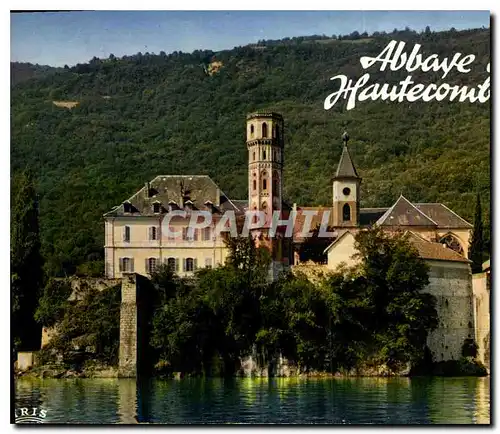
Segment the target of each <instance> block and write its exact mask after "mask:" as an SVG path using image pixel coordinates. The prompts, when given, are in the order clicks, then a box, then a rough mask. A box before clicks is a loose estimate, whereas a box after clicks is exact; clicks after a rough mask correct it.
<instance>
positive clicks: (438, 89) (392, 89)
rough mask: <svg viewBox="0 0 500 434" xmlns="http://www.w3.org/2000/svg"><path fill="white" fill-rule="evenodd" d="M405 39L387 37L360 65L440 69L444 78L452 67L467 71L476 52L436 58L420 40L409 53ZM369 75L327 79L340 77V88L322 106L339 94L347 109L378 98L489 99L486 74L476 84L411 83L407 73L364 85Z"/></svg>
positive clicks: (482, 100) (410, 69)
mask: <svg viewBox="0 0 500 434" xmlns="http://www.w3.org/2000/svg"><path fill="white" fill-rule="evenodd" d="M405 45H406V43H405V42H401V41H399V42H398V41H391V42H389V43H388V44H387V46H386V47H385V48H384V50H383V51H382V52H381V53H380V54H379V55H378V56H377V57H366V56H365V57H362V58H361V59H360V63H361V66H362V67H363V69H368V68H370V67H372V66H373V65H375V64H376V63H380V71H385V70H386V68H387V67H389V69H390V70H391V71H398V70H400V69H402V68H404V69H406V71H408V72H409V73H412V72H414V71H416V70H419V69H420V70H421V71H423V72H429V71H434V72H442V76H441V78H442V79H444V78H446V76H447V75H448V73H449V72H450V71H451V70H453V69H456V70H457V71H458V72H460V73H462V74H467V73H469V72H470V71H471V67H470V65H471V64H472V63H473V62H474V60H475V58H476V56H474V55H473V54H468V55H463V54H462V53H456V54H455V55H454V56H453V58H452V59H451V60H448V58H447V57H445V58H444V59H442V60H440V59H439V56H438V55H437V54H432V55H430V56H428V57H426V58H425V59H424V58H423V56H422V54H420V53H419V51H420V47H421V46H420V44H415V46H414V47H413V50H412V51H411V53H410V54H407V53H406V52H405V51H404V49H405ZM486 72H487V73H488V74H489V72H490V64H489V63H488V65H487V67H486ZM369 79H370V74H368V73H366V74H364V75H363V76H362V77H361V78H360V79H359V80H358V81H356V82H355V83H353V80H349V79H348V78H347V77H346V76H345V75H336V76H335V77H332V78H331V80H340V89H339V90H337V91H335V92H333V93H331V94H330V95H328V96H327V97H326V99H325V104H324V107H325V110H330V109H331V108H332V107H333V106H334V105H335V104H336V103H337V101H338V100H339V99H340V98H343V99H346V100H347V110H351V109H353V108H354V107H356V102H357V101H360V102H362V101H366V100H372V101H376V100H378V99H381V100H383V101H385V100H390V101H397V102H403V101H405V100H406V101H409V102H414V101H418V100H422V101H425V102H428V101H432V100H436V101H443V100H444V99H448V100H449V101H455V100H458V101H460V102H464V101H469V102H480V103H484V102H486V101H488V100H489V99H490V77H489V75H488V77H487V78H486V80H485V81H484V83H482V84H479V85H477V86H476V87H468V86H458V85H450V84H448V83H442V84H439V85H437V84H434V83H431V84H428V85H425V84H420V83H419V84H415V82H414V81H413V80H412V76H411V75H408V76H407V77H406V78H405V79H404V80H403V81H400V82H399V84H396V85H389V84H388V83H384V84H382V85H381V84H379V83H373V84H369V85H368V86H366V84H367V83H368V81H369Z"/></svg>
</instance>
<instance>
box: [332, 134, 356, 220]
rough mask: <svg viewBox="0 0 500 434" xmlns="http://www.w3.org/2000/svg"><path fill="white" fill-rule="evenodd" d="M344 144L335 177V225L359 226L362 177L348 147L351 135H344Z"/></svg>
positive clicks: (333, 213)
mask: <svg viewBox="0 0 500 434" xmlns="http://www.w3.org/2000/svg"><path fill="white" fill-rule="evenodd" d="M342 141H343V142H344V146H343V148H342V155H341V157H340V161H339V165H338V166H337V172H336V173H335V176H334V177H333V212H332V215H333V218H332V224H333V226H334V227H336V228H338V227H346V228H347V227H357V226H359V193H360V186H361V178H360V177H359V176H358V172H357V171H356V168H355V167H354V164H353V162H352V159H351V155H350V154H349V149H348V148H347V142H348V141H349V135H348V134H347V132H344V134H343V135H342Z"/></svg>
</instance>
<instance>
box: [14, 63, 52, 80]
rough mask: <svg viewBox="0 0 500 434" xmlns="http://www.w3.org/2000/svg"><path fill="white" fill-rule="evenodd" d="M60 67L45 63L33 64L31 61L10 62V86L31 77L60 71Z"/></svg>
mask: <svg viewBox="0 0 500 434" xmlns="http://www.w3.org/2000/svg"><path fill="white" fill-rule="evenodd" d="M61 70H62V68H54V67H52V66H47V65H38V64H37V65H33V64H32V63H22V62H11V63H10V82H11V85H12V86H15V85H16V84H18V83H22V82H23V81H26V80H30V79H32V78H41V77H45V76H46V75H48V74H51V73H54V72H58V71H61Z"/></svg>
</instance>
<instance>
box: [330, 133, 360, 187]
mask: <svg viewBox="0 0 500 434" xmlns="http://www.w3.org/2000/svg"><path fill="white" fill-rule="evenodd" d="M342 141H343V142H344V146H343V149H342V155H341V156H340V161H339V165H338V166H337V172H336V173H335V178H356V179H361V178H360V177H359V176H358V172H357V171H356V167H354V163H353V162H352V158H351V154H349V149H348V148H347V142H348V141H349V135H348V134H347V131H346V132H344V134H343V135H342Z"/></svg>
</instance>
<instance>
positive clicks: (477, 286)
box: [472, 271, 490, 372]
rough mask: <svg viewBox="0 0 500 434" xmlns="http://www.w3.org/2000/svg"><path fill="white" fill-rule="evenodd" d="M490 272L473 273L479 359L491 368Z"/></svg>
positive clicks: (475, 326)
mask: <svg viewBox="0 0 500 434" xmlns="http://www.w3.org/2000/svg"><path fill="white" fill-rule="evenodd" d="M489 276H490V272H489V271H487V272H484V273H477V274H473V275H472V291H473V294H474V302H473V312H474V331H475V336H474V338H475V340H476V343H477V346H478V354H477V358H478V360H479V361H480V362H481V363H483V364H484V366H485V367H486V369H488V372H489V370H490V279H489Z"/></svg>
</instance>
